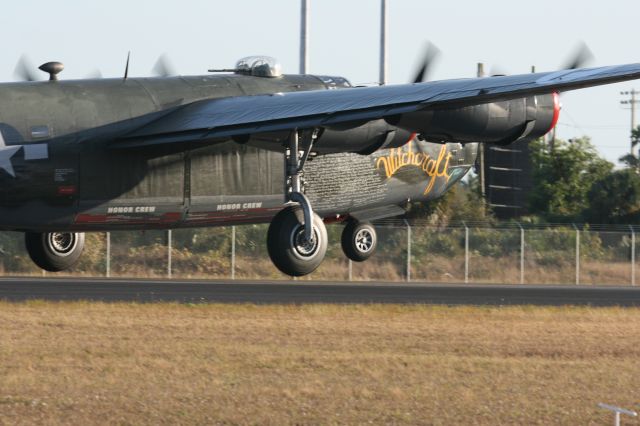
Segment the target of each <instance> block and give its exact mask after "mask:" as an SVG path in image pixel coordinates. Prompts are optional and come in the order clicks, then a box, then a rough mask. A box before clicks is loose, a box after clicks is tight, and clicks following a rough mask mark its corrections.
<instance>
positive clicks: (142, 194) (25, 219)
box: [3, 138, 477, 275]
mask: <svg viewBox="0 0 640 426" xmlns="http://www.w3.org/2000/svg"><path fill="white" fill-rule="evenodd" d="M476 152H477V144H465V145H462V144H453V143H449V144H434V143H427V142H424V141H419V140H418V139H417V138H412V140H411V141H409V142H408V143H406V144H405V145H404V146H403V147H400V148H392V149H386V150H380V151H377V152H376V153H374V154H371V155H360V154H348V153H346V154H345V153H341V154H329V155H323V156H317V157H315V158H307V159H306V160H305V163H304V164H302V167H300V161H301V159H302V158H303V155H304V154H301V155H300V156H299V157H298V159H297V161H298V164H295V165H293V166H292V164H291V163H292V161H295V160H292V159H291V157H290V156H285V155H282V154H280V153H277V152H273V151H266V150H262V149H259V148H255V147H252V146H248V145H239V144H236V143H234V142H229V143H223V144H219V145H215V146H212V147H208V148H204V149H199V150H194V151H189V152H184V153H177V154H169V155H165V156H160V157H158V156H153V157H151V158H149V157H148V156H146V155H140V156H138V157H136V156H131V155H128V156H126V157H120V158H118V156H113V155H111V154H108V153H104V155H97V156H95V155H94V156H89V155H86V154H85V155H83V158H85V159H86V158H96V159H98V160H100V161H95V162H91V161H88V162H86V163H83V164H80V165H79V167H78V173H75V172H74V171H73V170H72V169H73V168H72V167H70V166H68V167H67V168H66V174H65V175H64V176H62V175H63V171H61V169H60V168H55V169H54V170H53V171H52V172H53V173H54V175H56V174H57V175H58V179H59V180H61V179H62V178H64V179H67V181H65V182H58V183H57V184H55V185H53V186H52V187H51V188H49V191H50V196H49V198H48V201H49V203H48V204H46V205H41V206H40V208H38V209H37V211H39V212H40V213H39V214H40V216H39V217H38V216H36V217H34V216H33V214H30V215H23V214H22V213H21V212H23V211H25V210H26V209H28V210H29V211H31V212H32V211H34V209H33V206H32V205H30V203H29V202H27V203H25V204H24V205H15V206H14V208H13V209H7V208H5V209H4V213H3V214H4V218H5V220H4V222H5V223H8V220H9V218H13V220H14V221H15V222H14V223H13V225H12V229H13V230H23V231H27V233H26V241H27V249H28V251H29V253H30V255H31V257H32V258H33V260H34V261H35V262H36V263H37V264H38V265H39V266H41V267H42V268H44V269H47V270H52V271H57V270H62V269H66V268H68V267H69V266H70V265H71V264H72V263H73V262H75V261H76V260H77V258H78V257H79V254H78V253H79V252H81V250H82V247H83V244H84V237H83V234H82V232H90V231H101V230H118V229H138V230H142V229H171V228H174V229H175V228H182V227H203V226H224V225H238V224H250V223H267V222H271V223H272V226H271V228H270V231H269V233H268V235H267V245H268V248H269V253H270V256H271V257H272V260H273V261H274V264H275V265H276V266H277V267H279V268H280V269H281V270H282V271H283V272H285V273H287V274H290V275H304V274H307V273H309V272H311V271H313V270H314V269H315V268H317V266H318V265H319V264H320V262H321V261H322V259H323V257H324V252H325V251H326V230H325V229H324V224H323V221H326V220H330V221H336V220H337V221H344V222H345V225H346V226H345V230H344V234H343V237H342V247H343V250H344V252H345V254H346V255H347V256H348V257H349V258H351V259H352V260H356V261H363V260H366V259H368V258H369V257H370V256H371V255H372V254H373V253H374V251H375V247H376V240H377V239H376V234H375V229H374V227H373V226H372V225H371V224H370V221H372V220H375V219H380V218H384V217H391V216H397V215H400V214H402V213H403V212H404V209H403V207H404V206H406V204H407V203H408V202H409V201H427V200H430V199H434V198H437V197H439V196H440V195H442V193H444V192H445V191H446V190H447V189H449V188H450V187H451V186H452V185H453V184H454V183H455V182H457V181H459V180H460V179H461V178H462V177H463V176H464V175H465V174H466V172H467V171H468V170H469V168H470V167H471V165H472V164H473V163H474V161H475V156H476ZM285 159H286V161H285ZM52 160H55V158H52ZM27 163H28V160H26V159H24V161H23V162H21V161H19V159H18V158H16V159H14V165H15V167H16V168H17V169H20V168H21V167H28V165H27ZM54 164H55V161H54ZM294 170H295V171H297V173H291V171H294ZM127 171H128V173H127ZM69 176H73V180H69ZM196 177H197V178H196ZM54 181H55V179H54ZM73 185H77V186H75V188H74V189H73V190H69V193H65V191H64V188H66V187H71V186H73ZM56 186H57V187H56ZM61 188H62V190H61ZM285 188H288V191H289V192H288V193H289V201H287V199H286V197H285V193H284V190H285ZM294 189H296V190H295V191H294ZM293 192H295V193H297V194H299V195H297V197H298V198H296V199H295V200H294V199H293V198H292V197H291V193H293ZM294 197H296V196H294ZM45 199H47V198H45ZM56 201H57V202H56ZM40 202H42V201H40ZM304 205H307V206H308V212H307V213H306V214H307V215H309V216H308V219H309V222H312V223H313V224H314V225H313V228H312V230H311V232H312V234H311V235H310V236H309V238H308V240H307V239H305V232H307V231H306V230H305V227H304V224H305V223H307V218H306V217H305V208H303V207H301V206H304ZM55 217H58V218H61V219H62V220H64V219H65V218H66V219H67V220H68V222H66V223H65V222H63V221H58V222H52V221H51V218H55ZM47 218H48V219H47ZM52 223H53V224H52ZM43 224H46V225H44V226H43ZM305 241H307V242H306V243H305ZM309 241H316V243H317V244H311V245H310V244H309Z"/></svg>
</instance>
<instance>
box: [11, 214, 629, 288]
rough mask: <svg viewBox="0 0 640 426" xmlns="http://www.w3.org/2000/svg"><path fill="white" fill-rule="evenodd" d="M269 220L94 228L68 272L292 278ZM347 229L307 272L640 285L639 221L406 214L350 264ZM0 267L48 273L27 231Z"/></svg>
mask: <svg viewBox="0 0 640 426" xmlns="http://www.w3.org/2000/svg"><path fill="white" fill-rule="evenodd" d="M267 228H268V225H266V224H265V225H244V226H233V227H231V226H230V227H217V228H199V229H176V230H171V231H118V232H107V233H89V234H87V237H86V244H85V251H84V253H83V255H82V257H81V260H80V262H79V263H78V265H77V266H76V267H75V268H74V270H73V271H70V272H69V273H65V275H70V276H97V277H123V278H124V277H145V278H196V279H256V280H258V279H267V280H290V279H291V278H290V277H288V276H285V275H283V274H281V273H280V272H279V271H278V270H277V269H276V268H275V267H274V266H273V265H272V264H271V261H270V259H269V256H268V254H267V249H266V243H265V239H266V232H267ZM342 229H343V226H342V225H340V224H332V225H328V226H327V231H328V235H329V249H328V251H327V256H326V258H325V261H324V262H323V263H322V265H321V266H320V268H318V269H317V270H316V271H315V272H314V273H312V274H310V275H309V276H307V277H304V278H301V279H308V280H332V281H336V280H337V281H389V282H399V283H400V282H407V281H410V282H431V283H477V284H482V283H486V284H578V285H596V284H597V285H632V286H633V285H635V284H636V262H637V261H638V260H637V259H636V257H637V256H636V252H637V238H636V234H637V233H638V232H639V231H640V228H637V227H634V226H616V227H595V226H586V225H548V226H532V225H523V224H518V223H510V224H503V225H500V226H487V225H486V224H476V223H462V224H456V225H452V226H449V227H434V226H428V225H425V224H421V223H409V222H407V221H397V220H394V221H382V222H378V223H376V229H377V231H378V251H377V253H376V254H375V255H374V256H373V257H372V258H371V259H369V260H368V261H366V262H362V263H358V262H351V261H349V260H348V259H347V258H346V257H345V256H344V254H343V253H342V250H341V247H340V234H341V232H342ZM0 271H2V273H3V274H4V275H12V276H16V275H41V274H43V272H42V271H40V270H39V269H38V268H37V267H36V266H35V265H33V264H32V263H31V261H30V259H29V257H28V256H27V254H26V251H25V249H24V243H23V236H22V234H21V233H11V232H5V233H0Z"/></svg>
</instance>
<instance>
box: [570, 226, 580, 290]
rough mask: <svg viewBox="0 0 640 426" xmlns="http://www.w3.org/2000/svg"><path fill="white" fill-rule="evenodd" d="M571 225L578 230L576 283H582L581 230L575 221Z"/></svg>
mask: <svg viewBox="0 0 640 426" xmlns="http://www.w3.org/2000/svg"><path fill="white" fill-rule="evenodd" d="M571 225H572V226H573V228H574V229H575V230H576V285H580V230H579V229H578V227H577V226H576V225H575V224H574V223H572V224H571Z"/></svg>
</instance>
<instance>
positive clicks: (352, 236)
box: [341, 221, 378, 262]
mask: <svg viewBox="0 0 640 426" xmlns="http://www.w3.org/2000/svg"><path fill="white" fill-rule="evenodd" d="M341 242H342V251H344V254H345V255H346V256H347V257H348V258H349V259H351V260H353V261H354V262H364V261H365V260H367V259H368V258H370V257H371V256H372V255H373V253H375V251H376V246H377V245H378V236H377V234H376V229H375V228H374V227H373V225H371V224H370V223H369V222H357V221H350V222H348V223H347V225H346V226H345V227H344V229H343V230H342V240H341Z"/></svg>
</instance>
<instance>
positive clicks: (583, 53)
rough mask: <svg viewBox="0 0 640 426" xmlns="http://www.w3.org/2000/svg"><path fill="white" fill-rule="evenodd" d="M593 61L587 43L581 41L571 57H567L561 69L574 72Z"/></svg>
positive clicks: (593, 57)
mask: <svg viewBox="0 0 640 426" xmlns="http://www.w3.org/2000/svg"><path fill="white" fill-rule="evenodd" d="M594 59H595V56H594V55H593V52H592V51H591V49H589V46H587V43H585V42H584V41H582V42H580V43H579V44H578V46H576V48H575V49H574V50H573V52H572V53H571V55H569V57H568V59H567V60H566V62H565V63H564V66H563V67H562V68H561V69H564V70H574V69H576V68H582V67H584V66H585V65H588V64H589V62H593V60H594Z"/></svg>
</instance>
